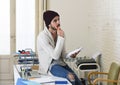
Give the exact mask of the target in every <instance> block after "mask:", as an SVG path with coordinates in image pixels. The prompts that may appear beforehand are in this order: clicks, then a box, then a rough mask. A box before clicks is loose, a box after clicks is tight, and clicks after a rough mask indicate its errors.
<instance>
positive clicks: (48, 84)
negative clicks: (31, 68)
mask: <svg viewBox="0 0 120 85" xmlns="http://www.w3.org/2000/svg"><path fill="white" fill-rule="evenodd" d="M19 70H20V65H14V85H16V83H17V80H18V78H21V76H20V73H19ZM28 80H29V81H34V82H37V83H40V85H72V84H71V83H70V82H69V81H68V80H67V79H65V78H61V77H55V76H52V75H40V77H37V78H30V79H28ZM56 81H58V82H60V81H61V82H62V81H67V84H60V83H59V84H55V82H56Z"/></svg>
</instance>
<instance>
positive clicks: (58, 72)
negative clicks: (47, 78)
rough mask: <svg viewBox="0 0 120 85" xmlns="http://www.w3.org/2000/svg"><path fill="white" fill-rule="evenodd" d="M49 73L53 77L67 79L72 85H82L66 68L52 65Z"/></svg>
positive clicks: (70, 70) (69, 69)
mask: <svg viewBox="0 0 120 85" xmlns="http://www.w3.org/2000/svg"><path fill="white" fill-rule="evenodd" d="M50 72H51V73H52V74H53V75H54V76H58V77H63V78H67V79H68V80H69V81H70V82H71V83H72V85H82V84H81V81H80V80H79V79H78V78H77V76H76V75H75V74H74V72H73V71H72V69H71V68H69V67H68V66H60V65H54V66H52V68H51V70H50Z"/></svg>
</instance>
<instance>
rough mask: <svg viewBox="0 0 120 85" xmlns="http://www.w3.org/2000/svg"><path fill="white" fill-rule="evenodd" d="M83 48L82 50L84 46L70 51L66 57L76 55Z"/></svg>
mask: <svg viewBox="0 0 120 85" xmlns="http://www.w3.org/2000/svg"><path fill="white" fill-rule="evenodd" d="M81 50H82V47H80V48H77V49H75V50H73V51H71V52H69V53H68V54H67V56H66V57H67V58H68V57H72V56H76V55H77V54H78V53H79V52H80V51H81ZM73 58H74V57H73Z"/></svg>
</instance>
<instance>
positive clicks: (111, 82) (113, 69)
mask: <svg viewBox="0 0 120 85" xmlns="http://www.w3.org/2000/svg"><path fill="white" fill-rule="evenodd" d="M119 73H120V65H118V64H117V63H115V62H112V64H111V66H110V69H109V72H108V73H106V72H90V73H89V74H88V82H89V84H90V85H96V84H97V82H98V81H100V82H107V85H117V83H118V77H119ZM98 74H100V75H101V74H102V75H107V79H105V78H96V79H94V80H93V81H92V80H91V76H92V75H98ZM98 77H99V76H98Z"/></svg>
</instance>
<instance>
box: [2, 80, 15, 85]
mask: <svg viewBox="0 0 120 85" xmlns="http://www.w3.org/2000/svg"><path fill="white" fill-rule="evenodd" d="M0 85H14V83H13V80H4V81H3V80H0Z"/></svg>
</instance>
